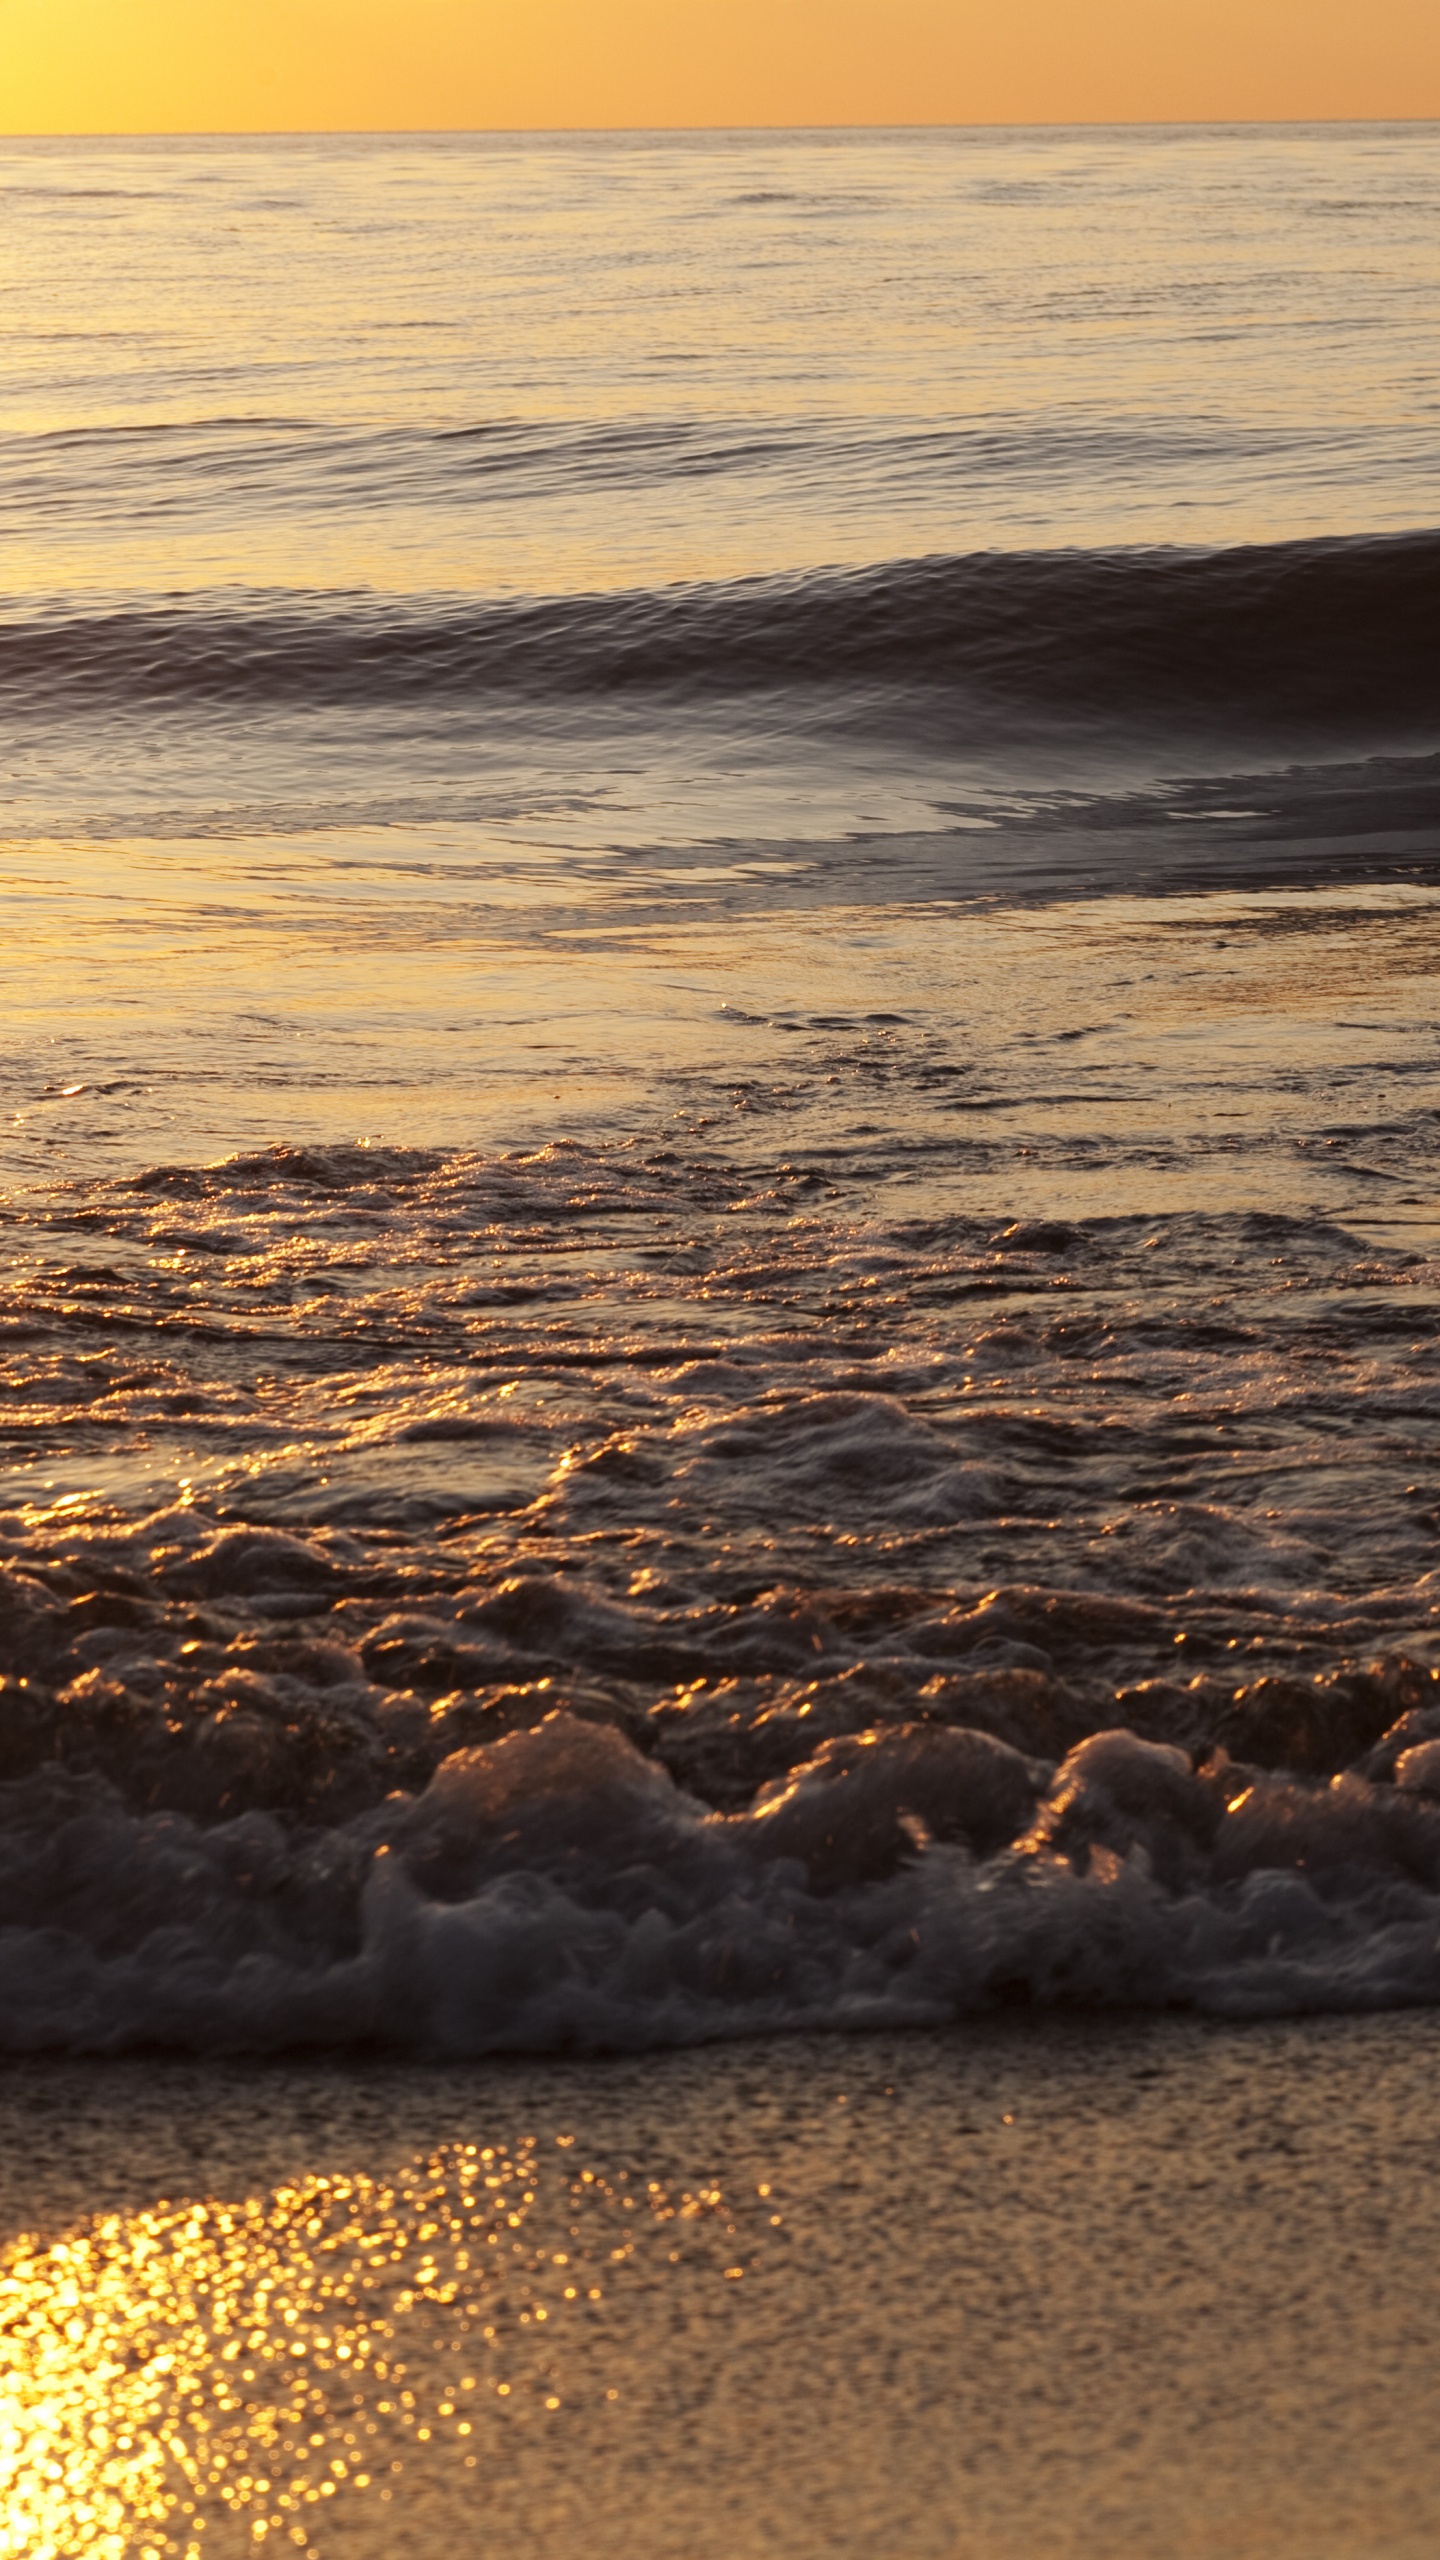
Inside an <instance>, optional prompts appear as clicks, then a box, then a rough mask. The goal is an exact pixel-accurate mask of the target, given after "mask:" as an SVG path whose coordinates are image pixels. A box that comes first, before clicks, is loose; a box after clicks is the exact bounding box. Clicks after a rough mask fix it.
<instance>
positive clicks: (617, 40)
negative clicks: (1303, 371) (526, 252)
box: [0, 0, 1440, 134]
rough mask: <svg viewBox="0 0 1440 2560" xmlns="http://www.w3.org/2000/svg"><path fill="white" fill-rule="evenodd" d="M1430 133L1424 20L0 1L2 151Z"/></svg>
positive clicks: (1421, 0)
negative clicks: (170, 141) (677, 129)
mask: <svg viewBox="0 0 1440 2560" xmlns="http://www.w3.org/2000/svg"><path fill="white" fill-rule="evenodd" d="M1346 116H1379V117H1390V116H1396V117H1403V116H1440V0H1363V5H1360V4H1357V0H683V5H682V0H0V131H3V132H8V133H12V134H17V133H77V132H80V133H103V132H112V133H114V132H119V133H125V132H177V131H178V132H186V131H191V132H193V131H208V132H255V131H271V132H273V131H283V130H299V131H306V130H315V129H319V130H337V129H338V130H366V129H371V130H377V129H378V130H395V129H401V128H419V129H422V130H425V129H435V128H457V127H459V128H464V127H479V128H487V127H488V128H500V129H505V128H517V127H518V128H525V127H534V126H542V127H543V126H617V125H618V126H625V125H638V126H647V125H732V124H733V125H755V124H759V125H767V124H769V125H775V124H779V125H785V124H818V125H827V124H832V125H833V124H839V125H849V124H971V123H975V124H993V123H1030V122H1036V123H1057V122H1059V123H1064V122H1069V121H1071V120H1074V121H1079V122H1109V121H1112V120H1113V121H1116V122H1122V121H1135V120H1139V121H1150V120H1158V121H1162V122H1168V121H1171V120H1176V121H1181V120H1187V121H1188V120H1210V119H1218V120H1229V119H1232V118H1234V119H1269V118H1292V117H1294V118H1311V117H1315V118H1321V117H1346Z"/></svg>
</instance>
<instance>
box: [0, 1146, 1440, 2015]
mask: <svg viewBox="0 0 1440 2560" xmlns="http://www.w3.org/2000/svg"><path fill="white" fill-rule="evenodd" d="M828 1190H829V1194H830V1196H829V1197H828V1198H824V1197H822V1198H819V1199H815V1198H813V1196H812V1193H813V1183H812V1178H811V1177H810V1176H809V1175H808V1174H807V1172H806V1170H805V1168H804V1167H803V1165H800V1164H795V1163H792V1164H791V1165H790V1166H789V1167H788V1169H786V1170H784V1171H779V1172H776V1173H774V1174H772V1176H771V1178H770V1180H769V1181H768V1182H766V1183H763V1184H761V1185H760V1186H759V1188H758V1189H757V1186H756V1182H755V1177H754V1174H753V1171H751V1170H750V1169H749V1168H747V1167H745V1166H744V1165H742V1164H740V1163H738V1162H731V1161H727V1160H726V1158H725V1157H724V1156H723V1154H718V1153H710V1154H697V1155H688V1156H687V1155H684V1154H679V1153H677V1152H676V1151H675V1150H674V1149H673V1148H668V1149H667V1148H664V1147H658V1148H654V1149H651V1150H649V1151H646V1150H643V1149H636V1148H634V1147H621V1148H619V1149H616V1148H602V1149H599V1150H586V1149H583V1148H578V1147H574V1148H559V1149H552V1150H546V1151H542V1152H540V1153H539V1154H536V1155H532V1156H529V1157H516V1158H510V1159H501V1160H487V1159H477V1158H473V1157H464V1156H461V1157H452V1158H447V1157H445V1156H443V1155H436V1154H432V1153H426V1152H424V1151H420V1152H406V1151H404V1150H391V1151H388V1152H387V1151H384V1150H376V1149H367V1148H351V1149H330V1150H311V1151H308V1152H302V1151H294V1150H290V1151H286V1150H277V1151H272V1152H267V1153H264V1154H262V1155H259V1156H253V1157H249V1158H242V1159H236V1160H234V1161H232V1162H230V1163H227V1164H223V1165H221V1166H218V1167H215V1168H212V1169H210V1170H208V1171H194V1170H188V1169H185V1168H174V1167H164V1166H161V1167H156V1168H153V1169H152V1170H151V1171H149V1172H148V1173H147V1174H145V1175H144V1176H143V1177H141V1178H140V1179H139V1180H138V1181H134V1182H131V1183H128V1184H124V1185H121V1186H119V1187H115V1186H108V1187H107V1186H94V1185H92V1186H90V1187H89V1188H88V1189H85V1190H83V1191H80V1192H77V1193H75V1194H73V1195H72V1196H71V1198H70V1199H69V1201H68V1203H66V1204H64V1205H63V1206H57V1209H56V1210H55V1211H54V1212H51V1213H48V1214H47V1216H46V1217H45V1218H43V1219H41V1220H40V1221H39V1222H38V1223H36V1224H35V1225H33V1226H32V1229H31V1232H30V1236H29V1242H28V1247H27V1252H26V1255H25V1257H24V1261H25V1269H24V1271H23V1275H22V1274H21V1273H20V1272H18V1271H17V1274H16V1276H15V1277H14V1279H13V1280H12V1286H11V1290H10V1295H9V1303H8V1308H7V1319H6V1323H7V1329H6V1333H5V1337H4V1340H5V1353H4V1358H5V1372H6V1374H5V1378H4V1384H5V1387H6V1390H7V1395H6V1404H7V1411H8V1413H9V1415H10V1421H9V1424H8V1426H7V1427H8V1429H9V1432H10V1436H11V1441H12V1451H13V1454H14V1456H15V1457H16V1458H17V1459H18V1458H19V1457H20V1456H21V1454H22V1452H28V1464H27V1465H26V1466H24V1467H22V1469H21V1471H20V1472H19V1473H18V1474H12V1479H11V1481H12V1487H13V1492H12V1498H11V1507H10V1508H9V1509H7V1510H6V1511H5V1512H4V1513H3V1515H0V1546H3V1565H0V1613H3V1627H4V1638H5V1651H6V1660H7V1664H8V1666H9V1667H8V1670H7V1674H6V1676H5V1678H4V1680H3V1683H0V1853H3V1854H0V2045H3V2047H4V2048H5V2049H6V2050H10V2051H34V2050H41V2049H61V2050H81V2051H117V2050H122V2049H125V2048H127V2047H131V2046H139V2045H146V2044H148V2045H155V2044H161V2045H168V2046H175V2047H181V2048H185V2049H189V2050H196V2051H210V2050H235V2049H270V2050H273V2049H276V2048H283V2047H286V2046H293V2045H297V2044H322V2045H323V2044H336V2045H347V2046H348V2045H356V2044H362V2045H363V2044H370V2045H384V2046H391V2047H396V2048H401V2049H409V2050H416V2051H424V2052H441V2053H448V2054H456V2055H464V2054H486V2053H498V2052H515V2051H526V2052H541V2051H557V2050H579V2051H590V2050H611V2049H625V2048H629V2049H643V2048H646V2047H650V2046H656V2045H664V2044H673V2043H680V2042H686V2041H694V2040H697V2039H702V2038H707V2037H714V2036H724V2035H733V2034H748V2033H753V2032H757V2031H761V2030H770V2029H777V2028H782V2027H783V2028H800V2027H810V2026H820V2025H825V2026H829V2027H837V2026H841V2027H844V2026H861V2025H866V2024H875V2023H879V2022H883V2021H890V2022H904V2021H932V2022H933V2021H937V2020H941V2019H950V2018H957V2017H961V2016H964V2015H966V2014H968V2013H971V2012H973V2011H976V2010H979V2009H983V2008H987V2007H992V2006H994V2005H996V2004H1009V2003H1014V2002H1016V2001H1022V2000H1023V2001H1030V2002H1034V2003H1037V2004H1041V2005H1044V2004H1054V2003H1070V2004H1074V2003H1081V2004H1085V2003H1097V2002H1098V2003H1114V2002H1129V2003H1135V2002H1139V2003H1162V2004H1165V2003H1177V2002H1178V2003H1183V2004H1189V2005H1193V2006H1196V2007H1199V2008H1201V2009H1205V2010H1209V2011H1212V2012H1217V2013H1223V2014H1226V2015H1251V2014H1260V2013H1269V2012H1275V2011H1281V2010H1295V2009H1302V2010H1303V2009H1336V2008H1355V2007H1366V2006H1372V2005H1373V2006H1378V2005H1385V2004H1393V2003H1395V2002H1406V2001H1430V2000H1433V1999H1435V1998H1436V1997H1437V1996H1440V1927H1437V1914H1440V1672H1437V1670H1436V1669H1435V1668H1434V1667H1433V1665H1432V1661H1431V1654H1432V1650H1433V1647H1434V1645H1435V1643H1436V1642H1437V1640H1440V1578H1437V1575H1436V1572H1435V1570H1434V1565H1433V1556H1434V1520H1433V1514H1432V1511H1431V1509H1430V1508H1429V1505H1428V1497H1427V1496H1426V1495H1425V1491H1424V1479H1425V1476H1426V1474H1427V1471H1428V1468H1429V1461H1430V1458H1431V1457H1432V1456H1433V1448H1434V1441H1435V1434H1436V1429H1437V1423H1440V1386H1437V1383H1436V1379H1435V1374H1434V1366H1435V1364H1434V1353H1433V1347H1432V1345H1431V1342H1430V1340H1429V1334H1428V1331H1427V1329H1426V1328H1425V1326H1424V1324H1423V1323H1421V1324H1420V1326H1419V1328H1418V1330H1417V1323H1416V1319H1417V1313H1418V1311H1419V1309H1420V1307H1421V1306H1422V1304H1423V1305H1428V1304H1429V1303H1430V1301H1431V1299H1432V1298H1433V1295H1434V1292H1435V1290H1436V1289H1437V1288H1440V1266H1437V1265H1430V1264H1426V1263H1424V1262H1423V1261H1417V1259H1416V1257H1415V1256H1414V1255H1413V1254H1411V1253H1408V1252H1395V1253H1392V1254H1391V1255H1390V1256H1389V1257H1386V1256H1385V1255H1383V1254H1377V1253H1376V1252H1375V1251H1373V1250H1371V1251H1365V1250H1363V1249H1361V1248H1360V1247H1358V1246H1357V1243H1356V1241H1355V1240H1354V1239H1353V1238H1352V1237H1350V1236H1348V1235H1347V1234H1346V1233H1345V1232H1344V1231H1343V1230H1342V1229H1340V1228H1338V1227H1335V1226H1333V1225H1328V1224H1326V1223H1324V1222H1321V1221H1318V1220H1315V1219H1309V1220H1306V1219H1303V1218H1301V1219H1291V1220H1286V1219H1283V1218H1279V1217H1274V1216H1263V1215H1259V1214H1258V1213H1257V1214H1254V1215H1252V1216H1251V1217H1249V1218H1248V1219H1244V1220H1225V1219H1220V1220H1216V1219H1214V1218H1211V1217H1205V1216H1195V1215H1189V1216H1187V1215H1183V1214H1176V1215H1174V1216H1172V1217H1170V1218H1169V1219H1164V1220H1161V1221H1160V1222H1159V1223H1158V1224H1157V1223H1155V1222H1152V1221H1141V1220H1137V1219H1131V1220H1126V1219H1116V1218H1103V1217H1102V1218H1098V1219H1089V1220H1080V1221H1073V1222H1056V1221H1050V1222H1045V1221H1043V1220H1039V1221H1037V1220H1034V1219H1031V1220H1029V1221H1018V1222H1011V1223H1010V1224H1009V1225H1007V1226H1002V1227H1000V1228H999V1229H996V1228H994V1227H992V1226H989V1225H988V1224H987V1223H985V1222H976V1221H974V1220H967V1219H966V1218H964V1217H963V1216H958V1217H957V1216H947V1217H944V1218H942V1219H939V1220H934V1219H932V1220H929V1221H927V1220H923V1219H915V1218H903V1217H902V1218H899V1219H896V1218H895V1217H894V1216H893V1215H892V1216H891V1218H890V1219H889V1220H885V1219H882V1220H880V1221H879V1222H878V1223H877V1222H876V1221H875V1220H874V1219H873V1218H866V1219H859V1220H857V1219H854V1218H847V1217H846V1215H845V1213H844V1209H843V1205H842V1203H841V1202H840V1200H838V1199H837V1198H836V1196H835V1187H834V1185H833V1183H832V1184H831V1185H829V1186H828ZM637 1246H638V1248H639V1250H638V1253H637ZM1222 1275H1223V1279H1224V1285H1225V1291H1226V1294H1225V1296H1224V1298H1223V1299H1220V1300H1217V1296H1216V1290H1217V1282H1220V1281H1221V1279H1222ZM302 1278H303V1286H302V1287H301V1289H300V1296H299V1299H298V1301H297V1283H299V1282H301V1281H302ZM57 1468H58V1472H57ZM177 1486H178V1488H179V1490H178V1491H177V1490H176V1488H177Z"/></svg>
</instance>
